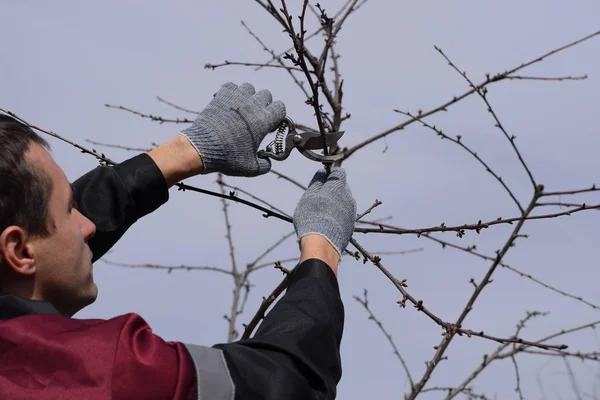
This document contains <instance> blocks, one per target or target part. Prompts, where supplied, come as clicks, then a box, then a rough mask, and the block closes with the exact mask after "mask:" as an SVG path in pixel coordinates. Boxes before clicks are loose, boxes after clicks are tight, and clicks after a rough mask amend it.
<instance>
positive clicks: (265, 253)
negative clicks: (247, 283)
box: [246, 231, 296, 273]
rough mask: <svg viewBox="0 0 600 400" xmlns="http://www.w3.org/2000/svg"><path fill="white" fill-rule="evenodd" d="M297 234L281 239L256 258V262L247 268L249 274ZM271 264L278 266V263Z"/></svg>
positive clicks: (290, 234)
mask: <svg viewBox="0 0 600 400" xmlns="http://www.w3.org/2000/svg"><path fill="white" fill-rule="evenodd" d="M295 234H296V232H295V231H292V232H290V233H288V234H287V235H284V236H283V237H282V238H281V239H279V240H278V241H277V242H275V244H273V245H272V246H271V247H269V248H268V249H267V250H265V251H264V252H262V253H261V254H260V255H259V256H258V257H256V259H255V260H254V261H252V262H251V263H248V265H247V266H246V270H247V273H248V272H251V271H253V270H256V268H257V264H258V263H259V262H260V261H261V260H262V259H263V258H265V257H266V256H268V255H269V254H270V253H271V252H272V251H273V250H275V249H276V248H277V247H279V245H280V244H282V243H283V242H285V241H286V240H287V239H289V238H291V237H292V236H294V235H295ZM271 264H276V263H271Z"/></svg>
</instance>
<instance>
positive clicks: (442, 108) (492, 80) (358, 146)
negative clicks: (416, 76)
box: [344, 31, 600, 158]
mask: <svg viewBox="0 0 600 400" xmlns="http://www.w3.org/2000/svg"><path fill="white" fill-rule="evenodd" d="M598 35H600V31H597V32H594V33H592V34H591V35H588V36H586V37H584V38H581V39H579V40H576V41H574V42H571V43H569V44H567V45H565V46H562V47H559V48H557V49H554V50H552V51H549V52H547V53H545V54H543V55H541V56H539V57H537V58H534V59H533V60H530V61H528V62H525V63H522V64H521V65H519V66H517V67H515V68H512V69H510V70H507V71H505V72H502V73H497V74H496V75H493V76H491V75H488V76H487V78H486V79H485V80H484V81H483V82H481V83H480V84H478V85H476V86H475V89H471V90H469V91H466V92H464V93H463V94H461V95H459V96H454V97H453V98H452V100H450V101H447V102H445V103H444V104H441V105H439V106H437V107H435V108H432V109H431V110H429V111H425V112H419V114H418V115H419V117H420V118H425V117H429V116H431V115H433V114H437V113H438V112H440V111H448V107H450V106H452V105H454V104H456V103H458V102H459V101H461V100H463V99H465V98H467V97H469V96H471V95H472V94H474V93H475V92H477V90H481V89H483V88H484V87H486V86H488V85H490V84H492V83H495V82H500V81H502V80H505V79H506V77H508V76H509V75H512V74H514V73H515V72H517V71H519V70H521V69H524V68H527V67H529V66H531V65H533V64H535V63H538V62H541V61H542V60H544V59H546V58H548V57H550V56H552V55H554V54H556V53H559V52H561V51H563V50H566V49H568V48H570V47H573V46H576V45H578V44H580V43H583V42H585V41H587V40H589V39H592V38H594V37H596V36H598ZM414 122H415V120H414V119H409V120H408V121H405V122H402V123H401V124H399V125H396V126H394V127H392V128H390V129H387V130H385V131H383V132H381V133H379V134H377V135H375V136H373V137H371V138H369V139H367V140H365V141H363V142H360V143H358V144H356V145H355V146H353V147H351V148H349V149H347V150H345V151H344V154H345V158H348V157H350V156H351V155H352V154H354V153H355V152H356V151H358V150H360V149H362V148H363V147H366V146H367V145H369V144H371V143H373V142H375V141H377V140H379V139H381V138H384V137H386V136H387V135H389V134H391V133H394V132H396V131H399V130H402V129H404V128H406V127H407V126H409V125H411V124H412V123H414Z"/></svg>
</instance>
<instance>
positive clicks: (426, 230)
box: [354, 204, 600, 237]
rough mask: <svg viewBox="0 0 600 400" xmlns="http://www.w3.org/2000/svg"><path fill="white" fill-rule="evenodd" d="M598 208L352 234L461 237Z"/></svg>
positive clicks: (372, 230)
mask: <svg viewBox="0 0 600 400" xmlns="http://www.w3.org/2000/svg"><path fill="white" fill-rule="evenodd" d="M599 208H600V204H598V205H593V206H588V205H585V204H583V205H582V206H581V207H577V208H572V209H570V210H568V211H564V212H561V213H554V214H545V215H532V216H526V217H514V218H508V219H502V218H498V219H496V220H494V221H489V222H481V221H479V222H478V223H476V224H465V225H459V226H446V225H445V224H444V223H442V224H441V225H440V226H436V227H430V228H421V229H386V228H383V225H381V228H379V229H376V228H356V229H354V232H359V233H386V234H394V235H406V234H416V235H419V236H420V235H423V234H424V233H432V232H457V236H458V237H462V236H463V235H464V233H465V232H464V231H469V230H473V231H476V232H477V233H479V232H481V231H482V230H483V229H487V228H489V227H490V226H493V225H501V224H509V225H513V223H514V222H523V221H534V220H540V219H552V218H558V217H563V216H569V215H571V214H574V213H577V212H581V211H586V210H596V209H599Z"/></svg>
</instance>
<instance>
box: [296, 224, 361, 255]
mask: <svg viewBox="0 0 600 400" xmlns="http://www.w3.org/2000/svg"><path fill="white" fill-rule="evenodd" d="M296 233H297V235H298V241H300V239H302V238H303V237H304V236H306V235H311V234H315V235H320V236H322V237H324V238H325V239H326V240H327V241H328V242H329V243H331V245H332V246H333V248H334V249H335V250H336V251H337V252H338V254H339V256H340V258H341V257H342V252H343V251H344V250H346V247H347V246H348V242H349V241H350V239H349V238H348V239H346V238H345V237H344V235H342V234H341V229H340V227H339V225H338V224H337V222H335V221H332V220H329V219H328V220H327V221H326V222H324V221H323V220H321V221H315V223H313V224H311V223H308V224H307V223H303V224H302V228H301V229H299V230H298V231H297V232H296Z"/></svg>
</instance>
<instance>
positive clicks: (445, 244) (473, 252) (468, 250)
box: [361, 203, 600, 310]
mask: <svg viewBox="0 0 600 400" xmlns="http://www.w3.org/2000/svg"><path fill="white" fill-rule="evenodd" d="M537 204H539V203H536V206H537ZM361 222H363V223H365V224H369V225H375V226H383V227H387V228H390V229H402V228H399V227H397V226H393V225H385V224H381V223H378V222H370V221H361ZM422 236H423V237H425V238H426V239H429V240H432V241H434V242H436V243H439V244H441V245H442V248H446V247H450V248H453V249H457V250H461V251H464V252H466V253H468V254H471V255H474V256H476V257H479V258H481V259H484V260H488V261H494V260H495V259H496V257H492V256H489V255H485V254H482V253H479V252H477V251H476V248H477V247H476V246H468V247H464V246H459V245H457V244H454V243H450V242H448V241H445V240H441V239H438V238H436V237H435V236H432V235H431V234H427V233H426V234H423V235H422ZM500 266H502V267H504V268H506V269H508V270H509V271H511V272H514V273H516V274H518V275H519V276H521V277H522V278H527V279H530V280H531V281H533V282H535V283H537V284H539V285H541V286H543V287H545V288H546V289H549V290H551V291H553V292H556V293H558V294H561V295H563V296H565V297H569V298H571V299H574V300H577V301H580V302H581V303H583V304H586V305H588V306H590V307H592V308H593V309H595V310H599V309H600V306H598V305H596V304H593V303H590V302H589V301H587V300H585V299H583V297H581V296H575V295H573V294H570V293H567V292H565V291H563V290H560V289H557V288H556V287H554V286H551V285H549V284H547V283H545V282H543V281H541V280H539V279H537V278H535V277H534V276H533V275H531V274H528V273H525V272H523V271H521V270H519V269H517V268H515V267H512V266H510V265H508V264H506V263H504V262H501V263H500Z"/></svg>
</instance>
